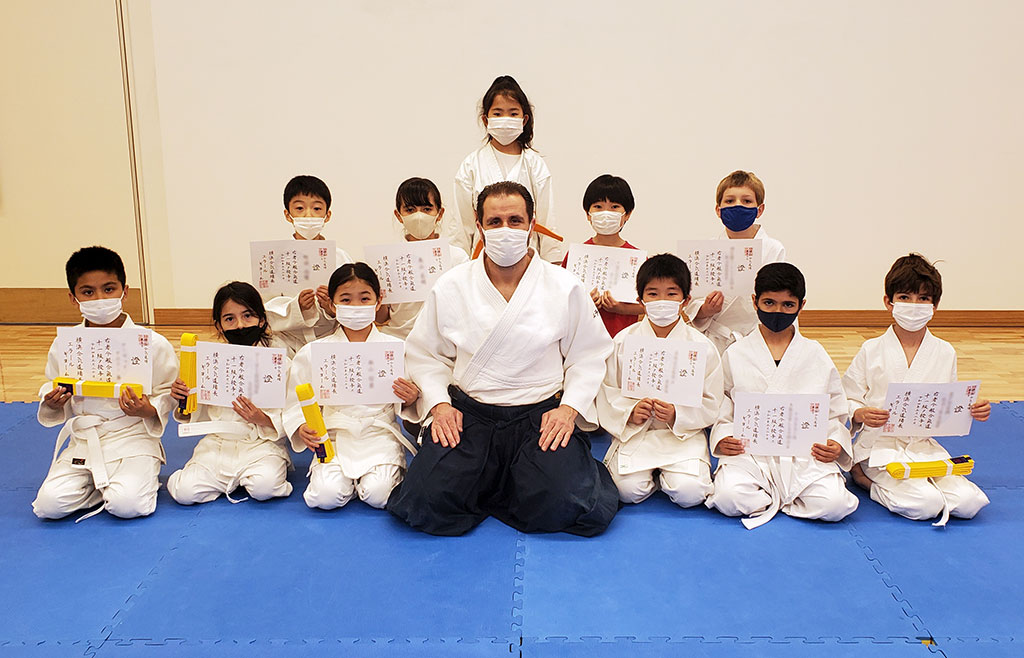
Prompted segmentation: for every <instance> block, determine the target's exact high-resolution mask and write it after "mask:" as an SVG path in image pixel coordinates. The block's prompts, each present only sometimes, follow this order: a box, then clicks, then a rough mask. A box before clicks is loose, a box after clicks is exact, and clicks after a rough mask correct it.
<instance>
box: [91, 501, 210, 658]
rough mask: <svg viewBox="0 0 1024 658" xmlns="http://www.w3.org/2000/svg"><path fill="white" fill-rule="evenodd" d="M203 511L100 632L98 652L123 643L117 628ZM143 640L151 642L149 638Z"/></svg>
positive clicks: (164, 553) (196, 511) (200, 513)
mask: <svg viewBox="0 0 1024 658" xmlns="http://www.w3.org/2000/svg"><path fill="white" fill-rule="evenodd" d="M203 510H204V507H203V506H201V505H199V506H196V510H195V514H194V515H193V516H192V519H191V520H190V521H189V522H188V525H186V526H185V528H184V530H182V533H181V535H179V536H178V538H177V539H176V540H175V542H174V544H173V545H172V546H171V547H170V548H169V549H167V550H166V551H164V552H163V553H162V554H161V555H160V557H159V558H158V559H157V560H156V562H155V564H154V566H153V568H152V569H150V570H149V572H148V573H147V574H146V575H145V576H143V577H142V581H141V582H140V583H139V584H138V585H137V586H136V587H135V590H134V591H133V592H132V593H131V594H129V595H128V598H127V599H125V602H124V603H123V604H122V605H121V607H120V608H118V610H117V611H116V612H115V613H114V614H113V616H112V617H111V618H110V623H109V624H107V625H106V626H104V627H103V629H102V630H101V631H100V634H101V635H103V638H104V639H103V642H102V644H101V645H100V646H99V647H98V648H97V651H99V650H101V649H102V648H103V647H104V646H106V645H107V644H108V643H110V642H114V643H116V642H119V641H121V638H114V637H112V636H113V634H114V631H116V630H117V627H118V626H119V625H120V624H121V622H122V620H123V619H124V615H125V614H126V613H128V611H130V610H131V609H132V607H133V606H134V605H135V601H137V600H138V599H139V598H141V597H142V596H143V595H144V594H145V593H146V592H147V590H148V589H149V587H148V585H147V583H146V581H147V579H148V578H149V577H150V576H154V575H156V574H157V573H159V569H160V565H161V563H163V561H164V559H165V558H167V557H168V556H170V555H171V554H172V553H173V552H174V551H176V550H178V549H179V548H181V546H182V545H183V544H184V542H185V541H186V540H187V539H188V537H189V532H190V531H191V530H192V528H194V527H196V524H197V522H198V520H199V517H200V516H202V513H203ZM143 639H146V640H147V641H151V640H149V639H148V638H143ZM170 639H174V640H177V639H182V640H183V641H184V638H166V639H165V640H164V641H165V642H166V641H167V640H170Z"/></svg>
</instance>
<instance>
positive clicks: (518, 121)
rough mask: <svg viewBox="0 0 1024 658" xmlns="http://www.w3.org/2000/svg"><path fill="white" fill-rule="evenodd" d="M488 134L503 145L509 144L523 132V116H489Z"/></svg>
mask: <svg viewBox="0 0 1024 658" xmlns="http://www.w3.org/2000/svg"><path fill="white" fill-rule="evenodd" d="M487 134H488V135H490V136H491V137H493V138H494V140H495V141H496V142H498V143H499V144H501V145H502V146H508V145H509V144H511V143H512V142H514V141H516V140H517V139H519V136H520V135H522V134H523V118H522V117H489V118H488V119H487Z"/></svg>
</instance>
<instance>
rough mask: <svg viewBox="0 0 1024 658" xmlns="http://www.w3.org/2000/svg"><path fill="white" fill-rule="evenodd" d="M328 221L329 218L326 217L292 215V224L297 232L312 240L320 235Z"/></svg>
mask: <svg viewBox="0 0 1024 658" xmlns="http://www.w3.org/2000/svg"><path fill="white" fill-rule="evenodd" d="M326 222H327V218H325V217H292V226H294V227H295V232H296V233H298V234H299V235H301V236H302V237H303V238H305V239H306V240H312V239H313V238H315V237H316V236H318V235H320V231H322V230H324V224H325V223H326Z"/></svg>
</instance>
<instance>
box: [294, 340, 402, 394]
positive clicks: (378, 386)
mask: <svg viewBox="0 0 1024 658" xmlns="http://www.w3.org/2000/svg"><path fill="white" fill-rule="evenodd" d="M311 349H312V354H311V357H312V363H313V380H314V381H313V382H312V384H313V387H314V388H315V389H316V395H317V399H318V400H319V401H320V404H325V405H345V404H388V403H391V402H401V400H400V399H399V397H398V396H397V395H395V392H394V390H393V389H392V386H393V385H394V383H395V380H396V379H398V378H399V377H402V376H404V375H405V343H403V342H402V341H400V340H395V341H391V340H387V341H374V342H369V343H337V342H333V341H331V342H322V343H321V342H316V343H311Z"/></svg>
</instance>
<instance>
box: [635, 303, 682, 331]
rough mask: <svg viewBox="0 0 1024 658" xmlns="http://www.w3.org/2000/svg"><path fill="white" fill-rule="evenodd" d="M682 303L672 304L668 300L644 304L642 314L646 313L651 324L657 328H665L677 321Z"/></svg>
mask: <svg viewBox="0 0 1024 658" xmlns="http://www.w3.org/2000/svg"><path fill="white" fill-rule="evenodd" d="M680 306H682V302H673V301H671V300H668V299H658V300H655V301H653V302H645V303H644V312H645V313H647V317H648V319H650V321H651V324H655V325H657V326H659V327H667V326H668V325H670V324H672V323H673V322H675V321H676V320H678V319H679V307H680Z"/></svg>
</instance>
